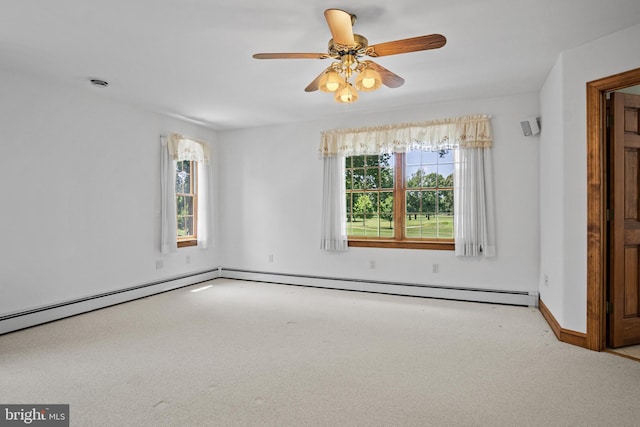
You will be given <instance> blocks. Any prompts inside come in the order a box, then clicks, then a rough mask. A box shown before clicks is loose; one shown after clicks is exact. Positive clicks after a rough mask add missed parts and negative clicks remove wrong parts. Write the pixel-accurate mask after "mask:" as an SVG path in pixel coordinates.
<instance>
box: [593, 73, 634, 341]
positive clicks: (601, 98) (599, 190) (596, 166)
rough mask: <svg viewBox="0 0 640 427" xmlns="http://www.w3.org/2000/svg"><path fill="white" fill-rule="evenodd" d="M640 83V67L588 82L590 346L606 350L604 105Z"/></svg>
mask: <svg viewBox="0 0 640 427" xmlns="http://www.w3.org/2000/svg"><path fill="white" fill-rule="evenodd" d="M639 84H640V68H636V69H635V70H630V71H626V72H624V73H619V74H616V75H613V76H609V77H605V78H602V79H599V80H594V81H592V82H588V83H587V347H588V348H589V349H591V350H595V351H602V350H604V349H606V348H607V342H606V339H607V330H606V327H607V314H606V310H605V298H606V294H607V292H606V291H607V288H606V286H607V285H606V271H607V269H606V255H607V235H606V226H605V221H606V218H605V216H606V212H605V211H606V209H607V203H606V197H607V191H606V188H607V184H606V176H605V163H604V162H605V160H606V152H605V132H606V117H605V111H606V109H605V108H606V107H605V102H606V94H607V92H611V91H614V90H619V89H623V88H625V87H629V86H635V85H639Z"/></svg>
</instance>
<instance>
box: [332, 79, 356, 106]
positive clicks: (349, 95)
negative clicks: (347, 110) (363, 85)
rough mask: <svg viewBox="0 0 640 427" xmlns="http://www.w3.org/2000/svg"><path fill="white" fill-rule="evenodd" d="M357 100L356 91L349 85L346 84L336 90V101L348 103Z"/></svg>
mask: <svg viewBox="0 0 640 427" xmlns="http://www.w3.org/2000/svg"><path fill="white" fill-rule="evenodd" d="M357 100H358V91H357V90H356V89H355V88H354V87H353V86H352V85H351V83H349V84H347V85H346V86H345V87H343V88H342V89H339V90H338V91H337V92H336V102H340V103H345V104H349V103H351V102H356V101H357Z"/></svg>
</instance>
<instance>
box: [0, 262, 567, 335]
mask: <svg viewBox="0 0 640 427" xmlns="http://www.w3.org/2000/svg"><path fill="white" fill-rule="evenodd" d="M218 278H229V279H241V280H251V281H255V282H266V283H278V284H283V285H295V286H308V287H317V288H327V289H338V290H348V291H359V292H371V293H381V294H389V295H401V296H417V297H425V298H438V299H448V300H456V301H472V302H485V303H493V304H508V305H519V306H529V307H537V306H538V293H537V292H535V291H531V292H522V291H504V290H491V289H474V288H462V287H449V286H441V285H429V284H416V283H401V282H384V281H375V280H364V279H347V278H338V277H322V276H311V275H301V274H289V273H274V272H264V271H252V270H240V269H233V268H222V267H218V268H216V269H212V270H207V271H200V272H195V273H190V274H187V275H183V276H176V277H170V278H166V279H163V280H159V281H155V282H152V283H146V284H141V285H138V286H132V287H129V288H126V289H120V290H117V291H112V292H106V293H101V294H96V295H91V296H87V297H83V298H78V299H74V300H70V301H64V302H60V303H56V304H50V305H46V306H42V307H36V308H32V309H28V310H22V311H19V312H15V313H9V314H5V315H2V316H0V335H2V334H6V333H9V332H14V331H17V330H20V329H25V328H29V327H31V326H35V325H40V324H43V323H48V322H52V321H55V320H59V319H63V318H65V317H71V316H75V315H78V314H82V313H87V312H90V311H93V310H98V309H100V308H104V307H108V306H112V305H116V304H121V303H124V302H128V301H133V300H136V299H139V298H144V297H147V296H150V295H155V294H159V293H163V292H167V291H171V290H174V289H178V288H182V287H185V286H190V285H194V284H196V283H200V282H205V281H208V280H214V279H218ZM556 323H557V322H556Z"/></svg>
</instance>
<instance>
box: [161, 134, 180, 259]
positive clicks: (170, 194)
mask: <svg viewBox="0 0 640 427" xmlns="http://www.w3.org/2000/svg"><path fill="white" fill-rule="evenodd" d="M160 142H161V144H162V149H161V154H160V157H161V158H160V186H161V196H160V200H161V201H160V203H161V204H160V252H162V253H163V254H167V253H169V252H173V251H175V250H176V249H178V242H177V234H176V229H177V227H178V226H177V220H176V211H177V208H176V163H177V161H176V160H173V156H171V154H170V153H169V144H168V140H167V137H166V136H161V137H160Z"/></svg>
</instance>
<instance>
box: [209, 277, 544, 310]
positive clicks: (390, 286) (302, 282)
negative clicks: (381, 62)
mask: <svg viewBox="0 0 640 427" xmlns="http://www.w3.org/2000/svg"><path fill="white" fill-rule="evenodd" d="M220 277H222V278H228V279H241V280H251V281H255V282H266V283H278V284H283V285H296V286H309V287H316V288H328V289H339V290H349V291H360V292H373V293H381V294H390V295H403V296H417V297H426V298H439V299H449V300H456V301H472V302H487V303H494V304H508V305H521V306H528V307H537V306H538V293H537V292H536V291H531V292H523V291H503V290H491V289H474V288H461V287H449V286H441V285H428V284H416V283H402V282H384V281H375V280H363V279H345V278H338V277H323V276H310V275H303V274H289V273H274V272H266V271H252V270H242V269H234V268H221V269H220Z"/></svg>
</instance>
